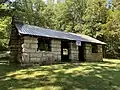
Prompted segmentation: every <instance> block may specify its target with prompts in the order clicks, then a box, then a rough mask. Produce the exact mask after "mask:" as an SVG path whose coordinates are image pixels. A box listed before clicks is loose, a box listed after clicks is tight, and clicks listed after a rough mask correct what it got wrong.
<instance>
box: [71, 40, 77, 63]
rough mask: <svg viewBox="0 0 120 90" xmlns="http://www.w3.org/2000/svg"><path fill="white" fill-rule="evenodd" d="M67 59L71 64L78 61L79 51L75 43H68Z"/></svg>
mask: <svg viewBox="0 0 120 90" xmlns="http://www.w3.org/2000/svg"><path fill="white" fill-rule="evenodd" d="M69 46H70V50H69V58H70V59H71V60H72V62H76V61H79V56H78V55H79V50H78V46H77V45H76V43H75V42H70V45H69Z"/></svg>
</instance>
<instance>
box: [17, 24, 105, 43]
mask: <svg viewBox="0 0 120 90" xmlns="http://www.w3.org/2000/svg"><path fill="white" fill-rule="evenodd" d="M16 27H17V29H18V32H19V33H20V34H23V35H33V36H43V37H50V38H58V39H67V40H75V41H83V42H91V43H98V44H105V43H104V42H101V41H99V40H97V39H94V38H92V37H90V36H87V35H81V34H74V33H67V32H62V31H56V30H51V29H45V28H41V27H37V26H33V25H27V24H16Z"/></svg>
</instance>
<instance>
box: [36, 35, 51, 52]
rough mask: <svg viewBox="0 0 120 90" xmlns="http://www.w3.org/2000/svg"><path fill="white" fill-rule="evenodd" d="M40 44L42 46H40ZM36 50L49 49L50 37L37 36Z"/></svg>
mask: <svg viewBox="0 0 120 90" xmlns="http://www.w3.org/2000/svg"><path fill="white" fill-rule="evenodd" d="M42 45H43V47H41V46H42ZM37 51H51V39H50V38H46V37H39V38H38V47H37Z"/></svg>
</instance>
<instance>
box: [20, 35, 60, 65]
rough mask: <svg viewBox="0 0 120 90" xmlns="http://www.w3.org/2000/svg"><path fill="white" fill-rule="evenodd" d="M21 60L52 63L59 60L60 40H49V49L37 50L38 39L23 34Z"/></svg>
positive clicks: (26, 62)
mask: <svg viewBox="0 0 120 90" xmlns="http://www.w3.org/2000/svg"><path fill="white" fill-rule="evenodd" d="M22 48H23V50H22V52H23V53H22V62H23V63H25V64H33V63H35V64H40V65H44V64H52V63H58V62H60V61H61V41H60V40H54V39H53V40H52V41H51V51H40V50H39V51H37V48H38V40H37V38H35V37H30V36H25V37H24V44H22Z"/></svg>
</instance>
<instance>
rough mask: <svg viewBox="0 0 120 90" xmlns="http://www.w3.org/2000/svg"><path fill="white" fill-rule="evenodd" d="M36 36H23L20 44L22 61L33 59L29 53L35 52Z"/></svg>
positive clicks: (26, 61) (27, 61)
mask: <svg viewBox="0 0 120 90" xmlns="http://www.w3.org/2000/svg"><path fill="white" fill-rule="evenodd" d="M37 43H38V41H37V38H35V37H30V36H24V44H22V52H23V53H22V62H24V63H30V62H31V60H32V59H33V58H32V57H30V54H32V53H36V52H37Z"/></svg>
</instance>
